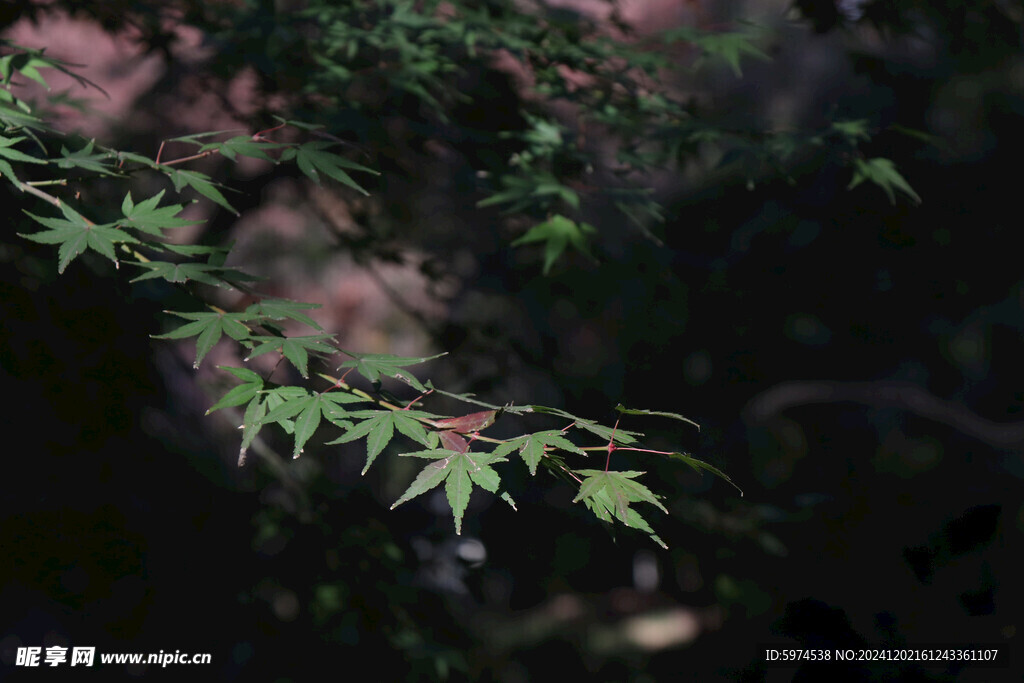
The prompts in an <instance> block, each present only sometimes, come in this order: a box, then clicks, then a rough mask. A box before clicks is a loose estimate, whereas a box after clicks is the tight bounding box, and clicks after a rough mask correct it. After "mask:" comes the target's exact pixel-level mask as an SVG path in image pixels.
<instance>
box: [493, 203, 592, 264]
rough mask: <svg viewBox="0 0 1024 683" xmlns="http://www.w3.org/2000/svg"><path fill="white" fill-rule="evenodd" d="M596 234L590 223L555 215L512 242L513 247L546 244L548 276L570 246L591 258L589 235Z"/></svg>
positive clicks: (545, 258)
mask: <svg viewBox="0 0 1024 683" xmlns="http://www.w3.org/2000/svg"><path fill="white" fill-rule="evenodd" d="M595 232H597V230H596V229H595V228H594V226H592V225H590V224H588V223H576V222H575V221H572V220H570V219H568V218H566V217H565V216H561V215H555V216H552V217H551V218H549V219H548V220H546V221H544V222H543V223H539V224H537V225H535V226H533V227H532V228H530V229H529V230H527V231H526V234H525V235H523V236H522V237H520V238H519V239H517V240H515V241H514V242H512V246H513V247H518V246H519V245H521V244H530V243H532V242H544V274H545V275H547V274H548V272H549V271H550V270H551V266H553V265H554V263H555V261H557V260H558V257H559V256H561V255H562V252H564V251H565V249H566V247H568V246H569V245H572V247H573V248H574V249H576V250H577V251H579V252H581V253H582V254H584V255H586V256H590V249H589V247H588V245H587V235H588V234H590V233H595Z"/></svg>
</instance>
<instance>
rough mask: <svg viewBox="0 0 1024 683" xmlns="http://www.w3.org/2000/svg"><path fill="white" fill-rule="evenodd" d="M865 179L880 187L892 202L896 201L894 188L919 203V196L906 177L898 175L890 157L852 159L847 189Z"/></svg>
mask: <svg viewBox="0 0 1024 683" xmlns="http://www.w3.org/2000/svg"><path fill="white" fill-rule="evenodd" d="M865 180H868V181H870V182H872V183H874V184H875V185H878V186H879V187H880V188H882V190H883V191H884V192H885V196H887V197H888V198H889V201H890V202H891V203H893V204H895V203H896V193H895V192H894V190H899V191H900V192H902V193H903V194H905V195H907V196H908V197H910V198H911V199H913V200H914V201H915V202H917V203H918V204H920V203H921V197H920V196H918V194H917V193H916V192H914V188H912V187H911V186H910V183H908V182H907V180H906V178H904V177H903V176H902V175H900V172H899V171H897V170H896V164H894V163H893V162H892V160H891V159H883V158H881V157H876V158H874V159H854V160H853V180H851V181H850V184H849V186H848V187H847V189H852V188H854V187H857V186H858V185H860V184H861V183H862V182H864V181H865Z"/></svg>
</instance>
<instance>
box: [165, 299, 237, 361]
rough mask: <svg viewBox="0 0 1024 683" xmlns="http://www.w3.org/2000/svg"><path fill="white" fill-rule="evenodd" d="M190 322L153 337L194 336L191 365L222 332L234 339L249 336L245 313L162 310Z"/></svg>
mask: <svg viewBox="0 0 1024 683" xmlns="http://www.w3.org/2000/svg"><path fill="white" fill-rule="evenodd" d="M164 312H165V313H169V314H171V315H176V316H178V317H179V318H184V319H185V320H191V321H192V322H189V323H185V324H184V325H182V326H181V327H179V328H177V329H176V330H172V331H170V332H168V333H167V334H158V335H154V337H153V338H154V339H186V338H188V337H196V336H197V335H198V338H197V339H196V359H195V362H194V363H193V364H192V367H194V368H198V367H199V364H200V363H202V362H203V358H204V357H205V356H206V354H207V353H209V352H210V349H212V348H213V347H214V345H215V344H216V343H217V342H218V341H220V338H221V335H222V334H227V335H228V336H229V337H231V338H232V339H234V340H236V341H241V340H243V339H248V338H249V337H250V336H251V332H250V331H249V328H248V327H246V326H245V324H244V323H245V322H246V321H249V320H251V317H250V316H248V315H247V314H245V313H225V312H223V311H213V312H201V313H188V312H181V311H164Z"/></svg>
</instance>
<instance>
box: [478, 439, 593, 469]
mask: <svg viewBox="0 0 1024 683" xmlns="http://www.w3.org/2000/svg"><path fill="white" fill-rule="evenodd" d="M549 448H558V449H561V450H563V451H569V452H571V453H577V454H579V455H586V454H587V453H586V451H584V450H582V449H580V447H579V446H577V445H576V444H574V443H573V442H571V441H569V440H568V439H567V438H565V434H564V433H563V432H562V431H560V430H558V429H551V430H548V431H544V432H536V433H534V434H525V435H523V436H518V437H516V438H514V439H509V440H508V441H505V442H504V443H501V444H499V445H498V447H497V448H495V449H494V451H493V452H492V453H493V454H494V455H495V456H505V455H507V454H509V453H511V452H512V451H514V450H518V451H519V455H521V456H522V458H523V462H525V463H526V466H527V467H528V468H530V474H532V475H535V474H537V465H538V464H539V463H540V461H541V458H543V457H544V453H545V452H546V451H547V449H549Z"/></svg>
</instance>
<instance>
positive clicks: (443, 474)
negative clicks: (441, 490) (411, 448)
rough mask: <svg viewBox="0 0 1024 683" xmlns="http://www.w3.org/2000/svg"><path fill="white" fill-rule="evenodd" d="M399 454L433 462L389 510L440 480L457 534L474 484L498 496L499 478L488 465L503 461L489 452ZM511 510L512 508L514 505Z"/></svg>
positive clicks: (438, 482)
mask: <svg viewBox="0 0 1024 683" xmlns="http://www.w3.org/2000/svg"><path fill="white" fill-rule="evenodd" d="M402 455H404V456H412V457H417V458H428V459H431V460H433V462H431V463H429V464H428V465H427V466H426V467H424V468H423V469H422V470H421V471H420V473H419V474H418V475H416V478H415V479H414V480H413V482H412V484H411V485H410V486H409V488H408V489H406V491H405V493H403V494H402V496H401V498H399V499H398V500H397V501H395V504H394V505H392V506H391V509H392V510H394V509H395V508H396V507H398V506H399V505H401V504H402V503H405V502H408V501H410V500H412V499H413V498H415V497H416V496H419V495H422V494H424V493H426V492H427V491H430V490H431V489H433V488H435V487H436V486H438V485H439V484H440V483H441V482H442V481H443V482H445V494H446V496H447V498H448V505H450V506H451V508H452V516H453V517H454V519H455V533H456V534H461V533H462V518H463V516H464V515H465V513H466V507H467V506H468V505H469V497H470V494H471V493H472V490H473V485H474V484H476V485H477V486H479V487H481V488H483V489H485V490H487V491H490V492H491V493H497V491H498V487H499V486H500V484H501V477H500V476H498V473H497V472H496V471H495V470H494V469H493V468H492V467H491V465H492V464H494V463H496V462H501V461H503V460H504V458H497V457H495V456H494V454H492V453H459V452H457V451H452V450H447V449H444V448H435V449H431V450H426V451H419V452H416V453H402ZM506 501H507V502H509V504H512V502H511V498H507V499H506ZM513 507H515V506H514V504H513Z"/></svg>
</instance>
